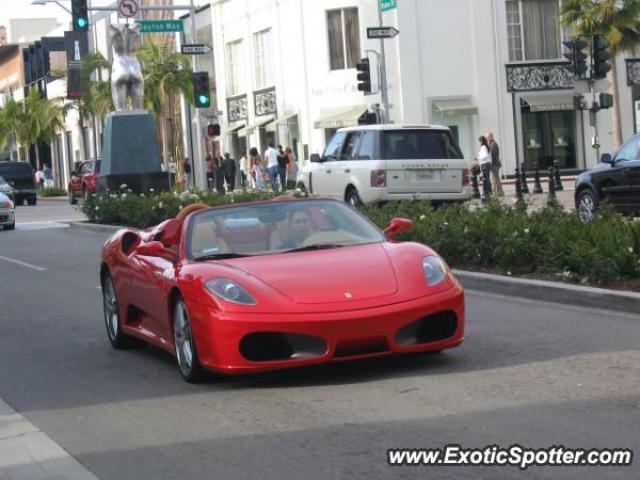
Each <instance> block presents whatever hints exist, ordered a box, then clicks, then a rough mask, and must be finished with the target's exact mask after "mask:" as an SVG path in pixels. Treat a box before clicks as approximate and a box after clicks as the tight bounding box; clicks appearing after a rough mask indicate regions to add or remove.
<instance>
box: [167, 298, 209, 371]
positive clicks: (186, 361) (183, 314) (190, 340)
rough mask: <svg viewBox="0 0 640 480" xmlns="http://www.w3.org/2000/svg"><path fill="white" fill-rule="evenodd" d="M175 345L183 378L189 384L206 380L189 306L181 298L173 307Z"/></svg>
mask: <svg viewBox="0 0 640 480" xmlns="http://www.w3.org/2000/svg"><path fill="white" fill-rule="evenodd" d="M173 345H174V348H175V353H176V361H177V362H178V370H179V371H180V375H182V378H183V379H184V380H185V381H186V382H189V383H200V382H202V381H203V380H204V379H205V370H204V368H202V365H201V364H200V360H199V359H198V352H197V350H196V342H195V338H194V335H193V331H192V329H191V320H190V318H189V312H188V311H187V306H186V305H185V303H184V300H183V299H182V297H180V296H179V297H178V298H177V299H176V302H175V305H174V307H173Z"/></svg>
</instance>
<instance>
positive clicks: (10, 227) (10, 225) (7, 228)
mask: <svg viewBox="0 0 640 480" xmlns="http://www.w3.org/2000/svg"><path fill="white" fill-rule="evenodd" d="M4 229H5V230H15V229H16V222H13V223H11V224H9V225H5V226H4Z"/></svg>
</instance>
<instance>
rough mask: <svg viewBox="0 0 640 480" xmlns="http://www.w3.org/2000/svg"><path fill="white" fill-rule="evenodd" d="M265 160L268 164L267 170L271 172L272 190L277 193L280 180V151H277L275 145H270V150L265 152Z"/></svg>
mask: <svg viewBox="0 0 640 480" xmlns="http://www.w3.org/2000/svg"><path fill="white" fill-rule="evenodd" d="M264 159H265V161H266V162H267V169H268V172H269V182H270V183H271V190H273V191H274V192H276V191H277V190H278V187H277V183H276V182H277V179H278V150H276V149H275V147H274V146H273V143H270V144H269V148H267V150H265V152H264Z"/></svg>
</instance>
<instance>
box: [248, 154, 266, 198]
mask: <svg viewBox="0 0 640 480" xmlns="http://www.w3.org/2000/svg"><path fill="white" fill-rule="evenodd" d="M249 160H250V162H251V163H250V165H251V180H252V186H253V188H254V190H258V191H259V192H262V191H263V190H264V172H263V165H262V159H261V158H260V154H259V153H258V149H257V148H255V147H253V148H251V149H250V150H249Z"/></svg>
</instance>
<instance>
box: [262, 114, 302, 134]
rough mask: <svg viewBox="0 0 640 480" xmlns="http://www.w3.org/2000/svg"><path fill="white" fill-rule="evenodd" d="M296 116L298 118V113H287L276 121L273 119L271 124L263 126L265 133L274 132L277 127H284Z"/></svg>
mask: <svg viewBox="0 0 640 480" xmlns="http://www.w3.org/2000/svg"><path fill="white" fill-rule="evenodd" d="M297 116H298V112H287V113H285V114H284V115H283V116H282V117H280V118H279V119H278V120H275V119H274V120H273V121H272V122H269V123H267V124H266V125H265V126H264V129H265V130H266V131H267V132H275V131H276V130H277V129H278V125H286V124H287V123H289V120H291V119H292V118H293V117H297Z"/></svg>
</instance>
